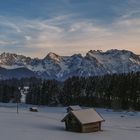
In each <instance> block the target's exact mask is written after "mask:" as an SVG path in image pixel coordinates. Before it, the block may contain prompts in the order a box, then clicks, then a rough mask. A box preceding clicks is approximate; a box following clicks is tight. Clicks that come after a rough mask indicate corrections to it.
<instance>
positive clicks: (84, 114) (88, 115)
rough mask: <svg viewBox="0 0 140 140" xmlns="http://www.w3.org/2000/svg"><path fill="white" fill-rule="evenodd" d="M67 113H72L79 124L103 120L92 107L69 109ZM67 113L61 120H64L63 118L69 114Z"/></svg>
mask: <svg viewBox="0 0 140 140" xmlns="http://www.w3.org/2000/svg"><path fill="white" fill-rule="evenodd" d="M69 114H73V115H74V116H75V117H76V118H77V120H78V121H79V122H80V123H81V124H89V123H93V122H102V121H104V119H103V118H102V116H101V115H100V114H99V113H97V112H96V111H95V109H93V108H90V109H81V110H75V111H71V112H70V113H69ZM69 114H67V115H66V116H65V117H64V119H63V120H62V122H63V121H65V119H66V118H67V117H68V116H69Z"/></svg>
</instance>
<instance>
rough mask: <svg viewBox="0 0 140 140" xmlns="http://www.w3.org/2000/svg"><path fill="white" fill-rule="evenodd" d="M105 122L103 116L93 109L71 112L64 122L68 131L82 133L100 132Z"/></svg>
mask: <svg viewBox="0 0 140 140" xmlns="http://www.w3.org/2000/svg"><path fill="white" fill-rule="evenodd" d="M103 121H104V119H103V118H102V116H101V115H100V114H99V113H97V112H96V111H95V110H94V109H92V108H90V109H81V110H76V111H71V112H69V113H68V114H67V115H66V116H65V117H64V118H63V120H62V122H65V125H66V130H67V131H73V132H82V133H86V132H95V131H100V130H101V122H103Z"/></svg>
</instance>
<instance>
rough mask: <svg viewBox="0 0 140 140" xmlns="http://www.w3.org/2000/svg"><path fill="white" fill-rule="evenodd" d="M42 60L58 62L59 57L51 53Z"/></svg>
mask: <svg viewBox="0 0 140 140" xmlns="http://www.w3.org/2000/svg"><path fill="white" fill-rule="evenodd" d="M44 59H51V60H54V61H58V62H59V61H60V60H61V56H59V55H57V54H55V53H53V52H50V53H48V55H47V56H46V57H45V58H44Z"/></svg>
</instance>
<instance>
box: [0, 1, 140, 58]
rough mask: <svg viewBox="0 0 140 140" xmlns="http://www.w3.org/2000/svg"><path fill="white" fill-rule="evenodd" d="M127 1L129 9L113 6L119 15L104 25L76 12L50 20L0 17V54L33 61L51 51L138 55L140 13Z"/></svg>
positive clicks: (136, 7) (139, 49) (70, 2)
mask: <svg viewBox="0 0 140 140" xmlns="http://www.w3.org/2000/svg"><path fill="white" fill-rule="evenodd" d="M125 1H126V0H125ZM128 1H129V2H128V7H127V8H125V9H124V10H123V6H122V7H121V9H120V7H117V8H118V9H117V8H116V7H115V8H114V5H113V7H112V8H114V9H113V11H116V12H121V13H120V14H118V15H119V16H116V18H113V20H111V21H110V22H106V23H105V22H102V21H101V20H100V19H98V18H91V17H89V18H87V17H86V18H85V17H82V18H81V17H80V15H79V11H78V13H75V12H68V13H67V14H60V15H59V16H52V17H50V18H25V17H17V16H15V17H10V16H0V32H1V34H0V47H1V51H3V50H5V51H9V50H10V51H13V52H19V53H23V54H26V55H30V56H33V57H34V56H38V57H43V56H45V55H46V54H47V53H48V52H50V51H53V52H56V53H58V54H60V55H71V54H73V53H82V54H85V52H86V51H88V50H91V49H102V50H107V49H111V48H118V49H130V50H132V51H134V52H136V53H140V45H139V44H140V40H139V38H140V15H139V14H140V10H139V8H138V6H137V4H138V3H136V2H138V1H137V0H135V1H134V0H128ZM63 2H65V5H68V7H70V6H71V4H73V3H74V6H77V5H78V6H79V5H80V6H81V5H82V6H84V4H83V3H80V1H77V2H78V3H75V2H74V1H73V0H63ZM88 2H89V3H90V2H91V0H89V1H88ZM79 3H80V4H79ZM98 4H99V3H98ZM131 5H133V6H134V8H133V7H132V6H131ZM78 6H77V7H78ZM103 8H104V7H103ZM95 12H96V11H95ZM97 12H98V11H97ZM103 19H104V18H103Z"/></svg>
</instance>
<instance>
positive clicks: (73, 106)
mask: <svg viewBox="0 0 140 140" xmlns="http://www.w3.org/2000/svg"><path fill="white" fill-rule="evenodd" d="M80 109H82V108H81V107H80V106H79V105H72V106H69V107H68V108H67V112H70V111H75V110H80Z"/></svg>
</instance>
